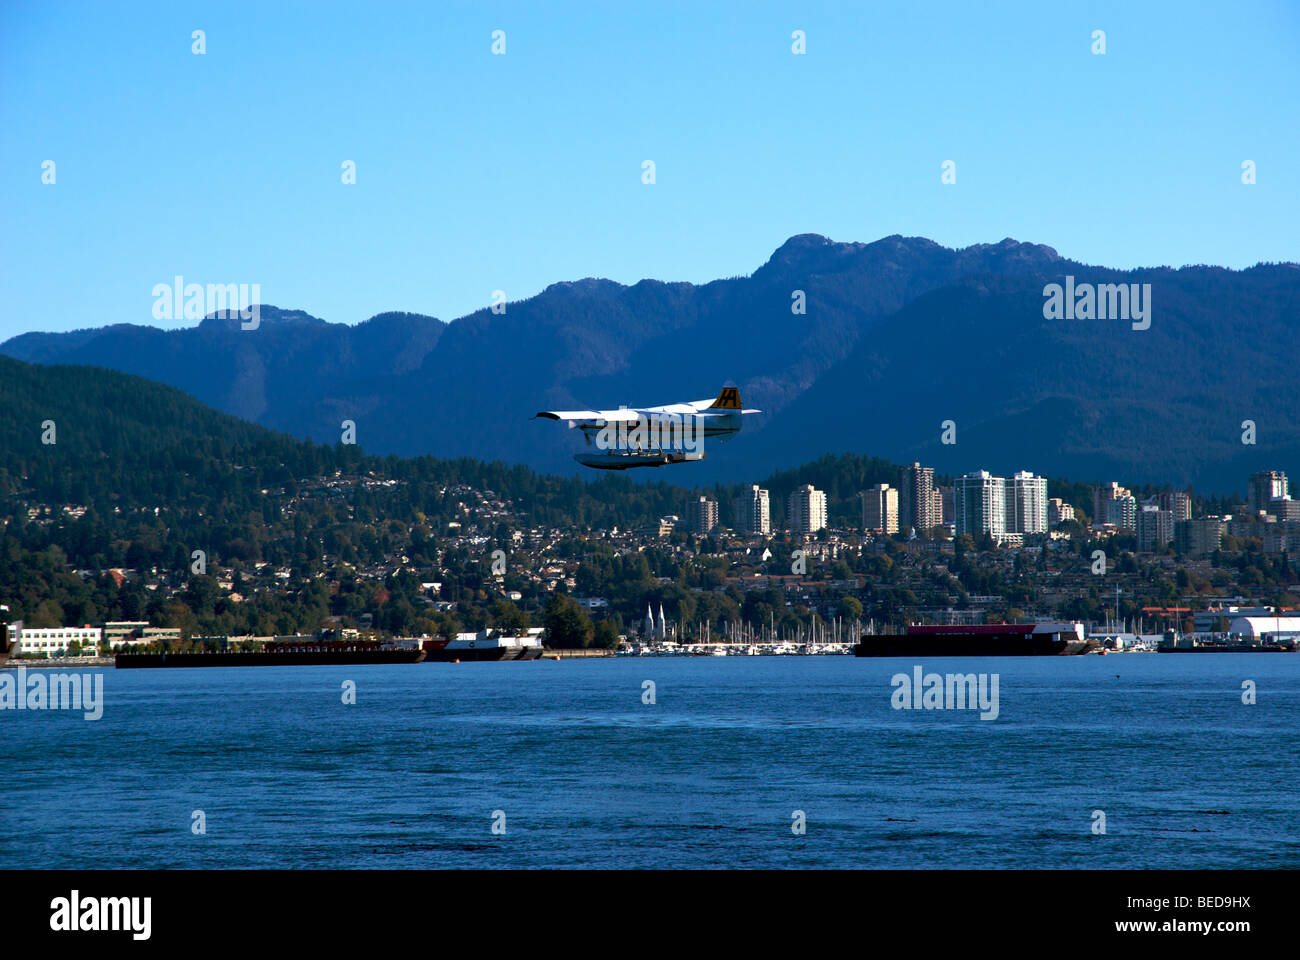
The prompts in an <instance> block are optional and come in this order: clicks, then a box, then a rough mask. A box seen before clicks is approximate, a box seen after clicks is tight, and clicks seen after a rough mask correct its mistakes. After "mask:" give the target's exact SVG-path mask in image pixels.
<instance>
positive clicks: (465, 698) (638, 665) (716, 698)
mask: <svg viewBox="0 0 1300 960" xmlns="http://www.w3.org/2000/svg"><path fill="white" fill-rule="evenodd" d="M917 662H918V663H920V664H921V665H922V666H923V667H924V668H925V670H926V672H930V671H934V672H939V673H947V672H976V673H990V674H992V673H996V674H997V675H998V681H999V683H998V693H999V716H998V717H997V719H995V720H981V719H980V718H979V714H978V711H971V710H896V709H893V708H892V707H891V694H892V693H893V688H892V687H891V683H890V679H891V677H892V676H893V675H894V674H895V673H899V672H902V673H907V674H909V675H910V674H911V672H912V668H913V666H914V663H913V661H911V660H892V659H891V660H858V659H854V658H852V657H727V658H721V657H718V658H690V659H685V658H683V659H673V658H656V659H650V658H625V659H624V658H620V659H602V660H585V661H583V660H565V661H561V662H554V661H537V662H530V663H483V664H474V663H462V664H437V663H426V664H411V665H384V666H378V665H377V666H367V667H348V666H337V667H334V666H331V667H265V668H205V669H197V670H138V671H137V670H129V671H115V670H112V669H107V670H103V671H102V672H103V674H104V699H105V705H104V712H103V717H102V718H101V719H99V720H97V721H90V722H88V721H86V720H85V719H83V716H82V714H81V713H80V712H64V711H52V710H51V711H13V710H2V711H0V765H2V768H3V770H4V772H5V773H4V786H3V788H2V789H0V867H5V868H13V867H19V868H30V867H67V868H115V867H137V868H181V867H183V868H233V867H287V868H326V869H339V868H370V867H381V868H388V867H398V868H440V867H465V868H534V867H601V868H643V867H644V868H681V867H692V868H695V867H700V868H703V867H742V868H748V867H777V868H828V867H837V868H843V867H851V868H884V867H891V868H968V867H995V868H998V867H1008V868H1024V867H1048V868H1075V867H1081V868H1091V867H1096V868H1112V867H1118V868H1155V867H1171V868H1180V867H1198V868H1222V867H1240V868H1270V867H1297V866H1300V827H1298V826H1297V817H1296V813H1295V810H1296V791H1297V786H1298V785H1300V737H1298V736H1297V722H1298V721H1300V656H1289V655H1285V654H1278V655H1249V654H1222V655H1219V654H1213V655H1183V656H1171V655H1151V654H1148V655H1141V654H1126V655H1113V656H1108V657H1043V658H1028V659H1019V658H1016V659H971V660H961V661H958V660H940V659H930V660H924V659H923V660H920V661H917ZM6 669H7V670H8V671H9V672H13V665H12V664H10V665H9V666H8V667H7V668H6ZM32 672H34V671H32ZM648 680H649V681H653V682H654V684H655V688H654V694H655V697H654V699H655V702H654V703H653V704H647V703H644V702H643V690H644V689H645V688H644V686H643V684H644V682H645V681H648ZM1247 680H1250V681H1253V682H1254V684H1255V686H1256V698H1257V702H1256V703H1254V704H1250V705H1247V704H1244V703H1243V702H1242V684H1243V681H1247ZM347 682H351V683H354V684H355V691H356V702H355V704H345V703H343V699H344V697H343V693H344V685H345V684H346V683H347ZM195 811H202V815H203V820H204V824H205V827H206V833H204V834H201V835H200V834H196V833H195V832H194V831H193V829H192V826H193V824H194V823H195ZM795 811H802V812H803V818H804V822H805V830H804V832H803V833H802V834H797V833H796V832H795V831H794V830H793V829H792V827H793V826H794V825H795V823H796V819H795V818H796V813H795ZM1094 811H1102V812H1103V813H1104V816H1105V833H1104V834H1103V833H1097V832H1094V830H1095V827H1094V824H1095V823H1097V822H1099V821H1098V820H1097V819H1096V818H1095V815H1094ZM494 824H495V825H496V826H497V829H498V830H500V829H501V828H502V827H504V832H496V833H494V832H493V827H494Z"/></svg>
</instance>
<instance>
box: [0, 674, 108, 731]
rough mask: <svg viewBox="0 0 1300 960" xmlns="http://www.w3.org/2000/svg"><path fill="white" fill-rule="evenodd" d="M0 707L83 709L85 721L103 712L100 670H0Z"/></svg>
mask: <svg viewBox="0 0 1300 960" xmlns="http://www.w3.org/2000/svg"><path fill="white" fill-rule="evenodd" d="M0 710H82V711H84V712H85V718H86V719H87V720H98V719H99V718H100V717H102V716H103V715H104V674H103V673H50V672H49V671H48V670H34V671H32V675H31V676H28V675H27V668H26V667H19V668H18V669H17V670H16V671H15V672H14V673H9V672H8V671H6V672H4V673H0Z"/></svg>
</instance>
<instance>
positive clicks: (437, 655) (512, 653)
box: [425, 647, 542, 663]
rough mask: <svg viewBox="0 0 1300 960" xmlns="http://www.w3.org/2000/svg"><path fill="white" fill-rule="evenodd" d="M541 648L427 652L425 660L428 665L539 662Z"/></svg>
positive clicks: (486, 648)
mask: <svg viewBox="0 0 1300 960" xmlns="http://www.w3.org/2000/svg"><path fill="white" fill-rule="evenodd" d="M541 656H542V648H541V647H482V648H474V649H466V650H428V651H427V652H426V653H425V660H427V661H428V662H430V663H455V662H456V661H458V660H459V661H460V662H461V663H470V662H479V661H491V660H539V659H541Z"/></svg>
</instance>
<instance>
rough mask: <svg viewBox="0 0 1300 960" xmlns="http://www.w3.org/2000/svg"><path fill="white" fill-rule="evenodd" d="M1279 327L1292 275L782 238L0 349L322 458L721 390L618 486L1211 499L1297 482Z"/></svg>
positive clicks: (459, 439) (535, 459)
mask: <svg viewBox="0 0 1300 960" xmlns="http://www.w3.org/2000/svg"><path fill="white" fill-rule="evenodd" d="M1066 277H1073V278H1074V280H1075V282H1076V283H1078V284H1083V283H1093V284H1110V283H1116V284H1119V283H1124V284H1150V308H1151V314H1150V319H1151V324H1150V328H1149V329H1145V330H1135V329H1133V325H1132V324H1131V323H1130V322H1129V320H1128V319H1122V318H1115V319H1069V320H1066V319H1047V318H1045V316H1044V313H1045V311H1044V301H1045V294H1044V288H1045V287H1046V286H1047V285H1048V284H1053V283H1056V284H1061V283H1064V282H1065V278H1066ZM798 291H802V297H800V294H799V293H798ZM800 300H802V303H803V306H804V311H805V312H802V313H801V312H797V309H798V306H799V303H800ZM1298 323H1300V265H1297V264H1295V263H1271V264H1259V265H1257V266H1255V267H1251V268H1249V269H1246V270H1228V269H1225V268H1221V267H1213V266H1187V267H1182V268H1180V269H1172V268H1169V267H1154V268H1142V269H1137V270H1116V269H1110V268H1105V267H1096V266H1090V265H1086V264H1083V263H1079V262H1076V261H1073V260H1068V259H1066V258H1063V257H1061V256H1060V255H1059V254H1058V253H1057V252H1056V251H1055V250H1053V249H1052V248H1051V247H1047V246H1042V245H1037V244H1030V243H1019V242H1017V241H1015V240H1011V239H1006V240H1003V241H1002V242H1000V243H996V244H979V245H975V246H971V247H966V248H964V249H956V250H954V249H950V248H947V247H943V246H940V245H939V244H937V243H934V242H933V241H930V240H926V239H923V238H917V237H902V236H891V237H886V238H884V239H881V240H878V241H876V242H874V243H840V242H833V241H831V240H829V239H827V238H826V237H822V236H818V235H815V234H802V235H799V236H795V237H792V238H791V239H789V240H788V241H786V242H785V243H784V244H783V245H782V246H781V247H780V248H779V249H777V250H776V251H775V253H773V254H772V256H771V258H770V259H769V260H768V261H767V262H766V263H764V264H763V265H761V266H760V267H759V268H758V269H757V270H755V271H754V273H753V274H751V275H750V276H747V277H733V278H729V279H721V280H715V281H712V282H710V283H706V284H703V285H695V284H690V283H666V282H661V281H658V280H642V281H640V282H639V283H636V284H633V285H631V286H627V285H623V284H619V283H615V282H613V281H610V280H599V279H590V278H589V279H585V280H578V281H571V282H562V283H556V284H553V285H551V286H549V287H547V288H546V289H545V290H543V291H542V292H541V293H539V294H538V295H536V296H534V297H532V298H529V299H527V300H523V301H520V302H512V303H509V304H507V305H506V308H505V312H504V313H493V312H492V311H491V310H490V309H487V308H485V309H483V310H480V311H478V312H476V313H473V314H470V315H469V316H466V317H463V318H460V319H458V320H455V321H452V322H450V323H444V322H442V321H440V320H437V319H435V318H432V317H427V316H422V315H419V314H411V313H383V314H379V315H377V316H374V317H371V318H370V319H369V320H366V321H365V322H363V323H359V324H356V325H348V324H344V323H330V322H326V321H324V320H321V319H319V318H316V317H312V316H309V315H308V314H306V313H303V312H301V311H293V310H284V309H279V308H276V307H273V306H269V305H263V306H262V307H261V324H260V326H259V327H258V328H257V329H256V330H244V329H241V326H240V322H239V320H238V319H230V320H226V319H218V318H215V317H209V318H207V319H205V320H203V321H201V322H199V323H198V324H197V325H196V326H194V327H190V328H186V329H179V330H167V331H164V330H160V329H157V328H154V327H151V326H144V325H135V324H115V325H111V326H104V327H98V328H94V327H91V328H86V329H80V330H75V331H73V332H69V333H27V334H22V335H20V336H17V337H14V338H12V339H10V340H8V341H6V342H5V343H3V344H0V353H4V354H7V355H9V356H11V357H14V358H17V359H20V360H24V361H28V362H34V363H41V364H55V363H59V364H88V365H94V366H102V367H107V368H110V369H114V370H119V371H123V372H127V373H132V374H137V375H139V376H143V377H146V378H148V379H150V380H155V381H159V382H162V383H166V384H170V385H172V386H175V387H178V388H180V389H181V390H184V391H185V392H187V393H189V394H190V395H192V396H194V397H195V398H197V399H199V400H200V401H202V402H204V403H206V404H208V405H211V406H213V407H215V408H217V409H219V410H222V411H225V412H227V413H230V414H233V415H235V416H238V417H240V418H243V419H246V420H249V421H253V422H256V423H259V424H262V425H264V426H267V427H271V428H273V429H276V430H280V431H283V432H285V433H289V434H292V435H294V436H298V437H309V438H312V439H315V440H317V441H322V442H327V443H333V442H335V441H337V440H338V438H339V437H340V435H341V423H342V421H344V420H352V421H354V422H355V424H356V439H357V442H358V443H359V444H360V445H362V446H363V447H364V448H365V449H366V450H367V451H369V452H376V453H394V454H398V455H402V456H412V455H417V454H424V453H428V454H433V455H435V456H439V457H458V456H468V457H475V458H480V459H485V460H502V461H505V462H507V463H522V464H527V465H529V466H530V467H533V468H534V469H540V470H544V471H550V472H563V473H573V472H577V471H579V470H581V469H582V468H580V467H578V466H577V465H576V464H575V463H574V462H573V461H572V459H571V456H572V454H573V453H574V452H577V451H578V450H579V449H580V447H579V443H580V440H579V438H578V436H577V431H567V430H565V429H564V427H563V426H561V425H557V424H555V423H552V422H549V421H531V420H530V418H531V417H532V415H533V414H534V413H536V412H537V411H539V410H543V409H563V408H575V407H577V408H585V407H616V406H619V405H621V404H628V405H647V404H656V403H665V402H671V401H675V400H688V399H690V400H693V399H699V398H701V397H706V396H713V395H715V394H716V393H717V391H718V388H719V387H720V386H721V385H722V383H723V382H724V381H728V380H730V381H734V382H736V383H737V384H738V385H739V386H740V389H741V395H742V398H743V400H744V403H745V405H746V406H747V407H749V406H752V407H758V408H760V409H762V410H763V413H762V415H760V416H758V417H754V418H748V419H747V422H746V425H745V430H744V432H742V433H741V435H740V436H739V437H737V438H736V439H735V440H733V441H731V442H730V443H728V444H726V445H715V446H714V447H713V448H711V449H709V451H708V454H709V455H708V459H706V460H705V461H704V462H702V463H698V464H688V465H682V466H676V467H672V468H669V470H668V471H667V472H669V473H673V474H674V475H672V476H670V477H664V476H663V473H664V471H642V472H643V473H652V474H654V475H656V479H670V480H672V481H673V482H675V483H681V484H684V485H687V486H692V485H695V484H703V483H715V482H735V481H742V480H746V479H749V478H753V479H757V478H759V477H762V476H766V475H768V474H770V473H772V472H773V471H776V470H781V469H785V468H788V467H791V466H793V465H796V464H800V463H804V462H807V461H811V460H813V459H815V458H817V457H818V456H821V455H823V454H827V453H839V452H858V453H861V452H869V453H871V454H873V455H876V456H879V457H884V458H887V459H890V460H894V461H899V462H908V461H911V460H920V461H921V462H923V463H926V464H929V465H932V466H934V467H936V468H937V469H938V470H939V471H941V472H947V473H961V472H965V471H968V470H973V469H980V468H983V469H989V470H992V471H994V472H995V473H1004V474H1005V473H1009V472H1011V471H1014V470H1018V469H1028V470H1032V471H1034V472H1036V473H1039V474H1050V475H1055V476H1061V475H1069V476H1073V477H1075V478H1077V479H1079V480H1110V479H1115V480H1119V481H1120V482H1123V483H1133V484H1137V483H1148V482H1150V483H1172V484H1176V485H1180V486H1181V485H1189V484H1190V485H1194V486H1195V487H1196V488H1197V489H1201V490H1206V491H1210V490H1213V491H1228V490H1234V489H1242V488H1243V487H1244V483H1245V478H1246V475H1247V474H1249V473H1250V472H1253V471H1255V470H1258V469H1266V468H1276V469H1288V468H1290V470H1291V472H1293V473H1294V472H1296V470H1297V468H1300V422H1298V421H1297V417H1296V415H1295V414H1296V411H1297V409H1300V377H1297V375H1296V364H1295V362H1294V359H1293V358H1294V355H1295V352H1296V345H1297V340H1296V333H1295V331H1296V329H1297V324H1298ZM1247 420H1249V421H1253V423H1254V432H1255V439H1256V442H1255V443H1254V444H1244V443H1243V442H1242V437H1243V432H1244V428H1243V422H1244V421H1247ZM945 421H952V423H953V429H950V430H949V431H948V434H949V437H948V438H949V439H955V443H944V442H942V440H941V433H942V432H943V424H944V422H945Z"/></svg>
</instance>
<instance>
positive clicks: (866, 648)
mask: <svg viewBox="0 0 1300 960" xmlns="http://www.w3.org/2000/svg"><path fill="white" fill-rule="evenodd" d="M1088 649H1089V643H1088V640H1087V639H1086V637H1085V634H1084V628H1083V624H1081V623H988V624H978V625H973V626H971V625H967V626H941V625H930V624H913V625H911V626H908V627H907V630H906V632H905V633H897V634H863V635H862V639H861V640H860V641H859V642H858V643H857V644H855V645H854V647H853V654H854V656H858V657H1044V656H1061V655H1072V654H1080V653H1085V652H1087V650H1088Z"/></svg>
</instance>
